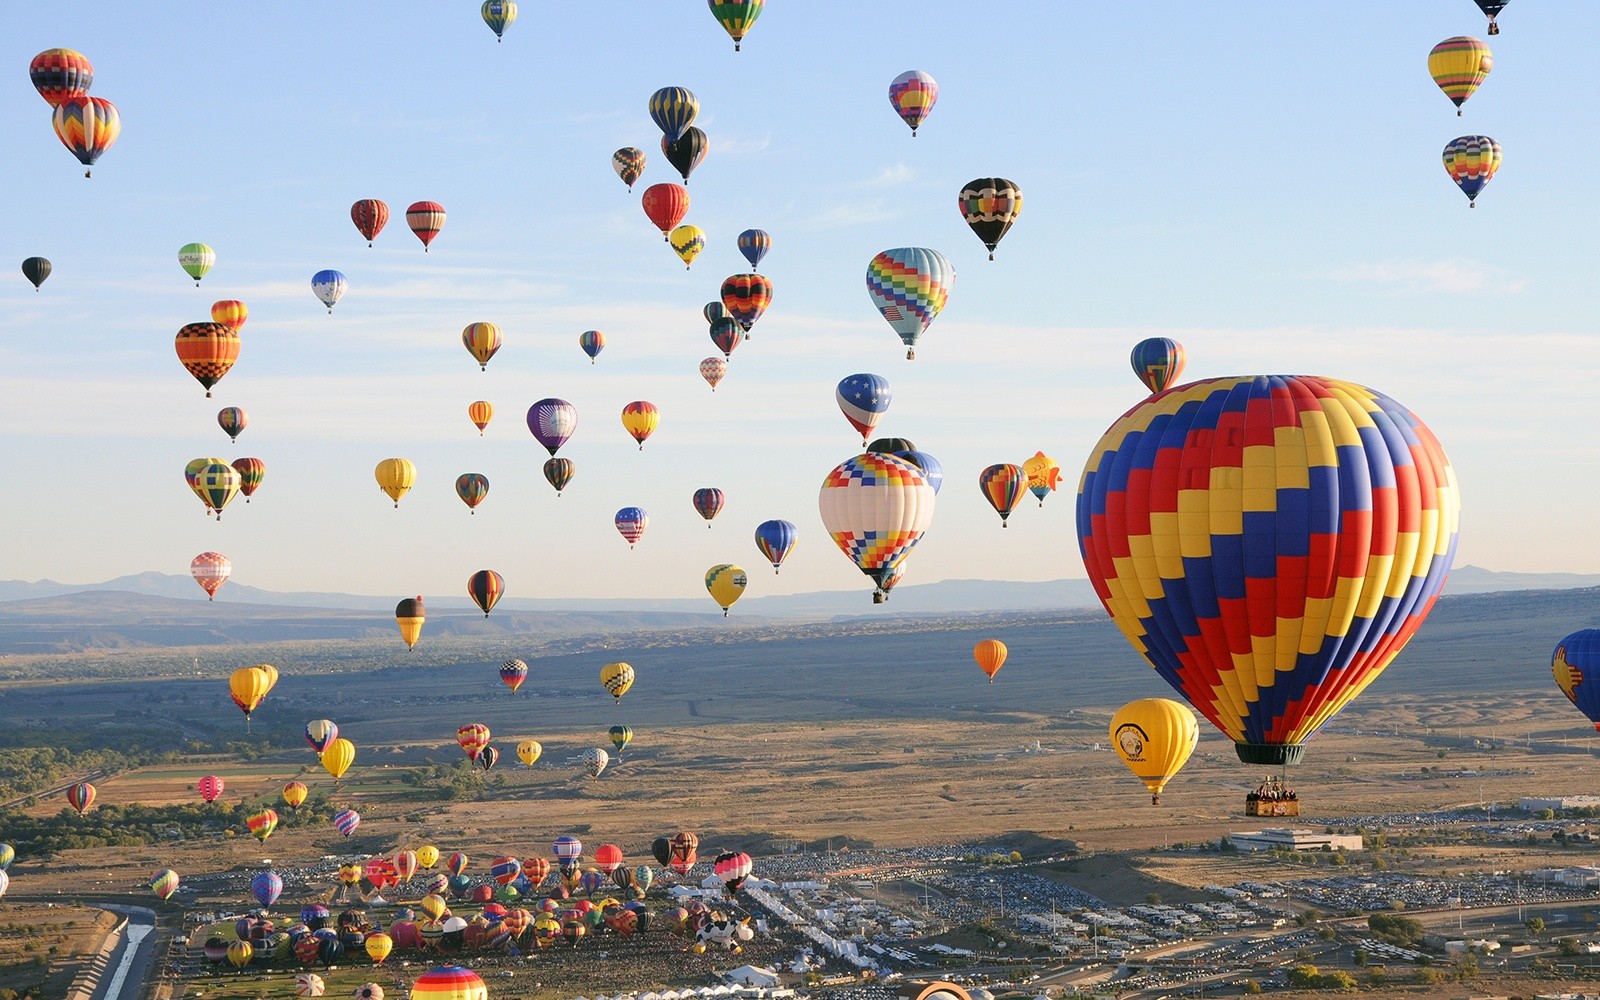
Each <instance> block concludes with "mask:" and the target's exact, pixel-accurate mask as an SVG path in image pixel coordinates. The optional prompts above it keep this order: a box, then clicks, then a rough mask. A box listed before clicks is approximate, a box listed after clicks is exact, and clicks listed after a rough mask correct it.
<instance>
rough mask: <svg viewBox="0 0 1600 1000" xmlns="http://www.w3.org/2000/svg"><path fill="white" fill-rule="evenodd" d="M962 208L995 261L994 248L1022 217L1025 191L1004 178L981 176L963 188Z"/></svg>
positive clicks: (974, 233)
mask: <svg viewBox="0 0 1600 1000" xmlns="http://www.w3.org/2000/svg"><path fill="white" fill-rule="evenodd" d="M960 207H961V217H962V218H963V219H965V220H966V222H967V228H969V229H971V230H972V232H973V235H975V236H977V237H978V239H980V240H982V241H983V245H984V246H986V247H988V248H989V259H990V260H994V248H995V247H997V246H999V245H1000V240H1001V239H1002V238H1003V237H1004V236H1005V235H1006V231H1007V230H1009V229H1010V228H1011V224H1012V223H1013V222H1016V221H1017V216H1018V215H1020V214H1022V189H1021V188H1019V187H1017V186H1016V185H1015V184H1013V183H1012V182H1010V181H1008V180H1006V179H1005V178H1004V177H979V178H978V179H977V180H971V181H968V182H967V186H966V187H964V188H962V189H961V197H960Z"/></svg>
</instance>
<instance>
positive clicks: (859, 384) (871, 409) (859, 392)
mask: <svg viewBox="0 0 1600 1000" xmlns="http://www.w3.org/2000/svg"><path fill="white" fill-rule="evenodd" d="M833 398H834V399H835V400H837V401H838V403H839V412H840V413H843V414H844V418H845V419H846V420H848V421H850V426H851V427H854V428H855V429H856V430H857V431H859V432H860V433H861V444H862V446H863V447H865V446H866V443H867V438H869V437H871V436H872V429H873V428H874V427H876V426H878V421H879V420H881V419H883V415H884V414H885V413H887V412H889V403H890V401H892V400H893V399H894V392H893V391H892V390H891V389H890V388H889V380H888V379H886V378H884V377H883V376H882V375H873V374H870V373H865V372H864V373H861V374H859V375H846V376H845V377H844V378H842V379H840V380H839V387H838V388H837V389H835V390H834V393H833Z"/></svg>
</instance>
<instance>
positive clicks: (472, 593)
mask: <svg viewBox="0 0 1600 1000" xmlns="http://www.w3.org/2000/svg"><path fill="white" fill-rule="evenodd" d="M505 592H506V581H505V578H504V577H502V576H501V575H500V574H499V573H496V572H495V571H494V570H492V569H480V570H478V571H477V572H476V573H474V574H472V576H471V577H469V578H468V579H467V596H469V597H471V598H472V603H474V604H476V605H477V606H478V607H479V608H481V609H482V610H483V617H485V618H487V617H489V612H490V611H493V610H494V606H495V605H496V604H497V603H499V601H500V598H501V596H502V595H504V594H505Z"/></svg>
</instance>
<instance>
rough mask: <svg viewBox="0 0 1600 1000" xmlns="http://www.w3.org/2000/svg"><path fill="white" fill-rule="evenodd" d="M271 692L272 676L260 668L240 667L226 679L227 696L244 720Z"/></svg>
mask: <svg viewBox="0 0 1600 1000" xmlns="http://www.w3.org/2000/svg"><path fill="white" fill-rule="evenodd" d="M270 690H272V676H271V675H270V674H268V673H267V672H266V671H265V670H262V669H261V668H260V667H258V666H257V667H242V668H240V669H238V670H235V671H234V672H233V676H232V677H229V678H228V694H229V695H230V696H232V698H233V703H234V704H235V705H238V706H239V710H240V711H242V712H244V717H245V718H246V719H248V718H250V713H251V712H254V711H255V710H256V706H257V705H259V704H261V699H263V698H265V697H266V696H267V692H268V691H270Z"/></svg>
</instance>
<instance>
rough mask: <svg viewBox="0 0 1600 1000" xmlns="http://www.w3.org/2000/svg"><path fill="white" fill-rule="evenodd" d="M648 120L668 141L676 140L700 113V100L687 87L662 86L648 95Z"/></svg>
mask: <svg viewBox="0 0 1600 1000" xmlns="http://www.w3.org/2000/svg"><path fill="white" fill-rule="evenodd" d="M649 107H650V120H651V121H653V122H655V123H656V127H657V128H659V129H660V130H661V134H662V135H664V136H666V137H667V141H668V142H672V141H675V140H677V139H678V138H679V137H681V136H682V135H683V133H684V132H686V131H688V130H689V126H690V125H693V124H694V119H695V116H696V115H698V114H699V113H700V101H699V99H698V98H696V97H695V96H694V94H693V93H691V92H690V91H689V89H688V88H687V87H662V88H661V89H660V90H658V91H656V92H655V93H653V94H651V95H650V105H649Z"/></svg>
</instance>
